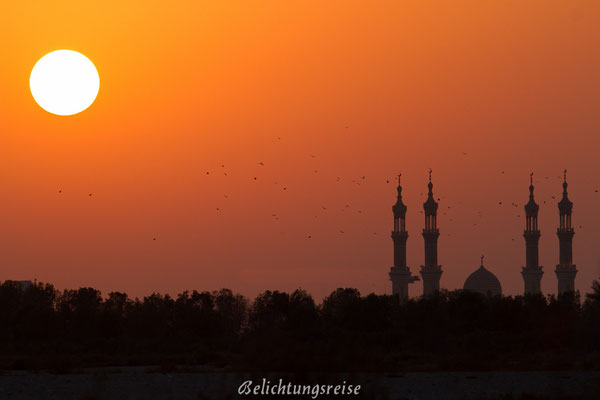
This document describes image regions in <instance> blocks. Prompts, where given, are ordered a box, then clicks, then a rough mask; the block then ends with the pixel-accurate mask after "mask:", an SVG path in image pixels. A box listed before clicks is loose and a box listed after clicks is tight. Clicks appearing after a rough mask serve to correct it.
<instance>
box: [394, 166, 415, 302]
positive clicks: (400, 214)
mask: <svg viewBox="0 0 600 400" xmlns="http://www.w3.org/2000/svg"><path fill="white" fill-rule="evenodd" d="M401 175H402V174H400V175H398V200H396V204H394V205H393V206H392V211H393V212H394V230H393V231H392V240H393V241H394V266H393V267H392V268H390V280H391V281H392V294H398V295H399V296H400V299H402V300H404V299H406V298H408V284H409V283H413V282H414V281H415V280H419V278H418V277H416V276H412V275H411V273H410V269H409V268H408V267H407V266H406V239H408V232H407V231H406V205H404V203H403V202H402V186H400V176H401Z"/></svg>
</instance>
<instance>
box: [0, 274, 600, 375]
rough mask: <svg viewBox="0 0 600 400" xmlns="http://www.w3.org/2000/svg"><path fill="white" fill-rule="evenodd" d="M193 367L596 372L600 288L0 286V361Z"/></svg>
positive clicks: (23, 365) (16, 365) (61, 367)
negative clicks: (551, 292)
mask: <svg viewBox="0 0 600 400" xmlns="http://www.w3.org/2000/svg"><path fill="white" fill-rule="evenodd" d="M107 365H111V366H118V365H158V366H160V367H159V368H161V369H163V370H165V371H176V370H177V369H183V370H187V369H189V368H194V367H197V366H209V367H211V368H213V367H215V368H222V367H227V368H230V369H232V370H245V371H263V370H269V371H289V372H302V371H313V372H317V371H321V372H331V371H350V372H351V371H369V372H401V371H418V370H540V369H547V370H553V369H554V370H561V369H562V370H564V369H600V284H599V283H598V281H596V282H594V287H593V291H592V293H591V294H588V295H587V296H586V298H585V299H583V300H582V299H580V296H579V294H577V293H573V294H567V295H564V296H559V297H558V298H556V297H554V296H548V297H544V296H517V297H510V296H509V297H484V296H481V295H478V294H476V293H470V292H464V291H452V292H448V291H442V292H441V293H438V294H437V295H435V296H433V297H429V298H419V299H415V300H410V301H408V302H406V303H401V302H400V301H399V299H398V297H395V296H385V295H383V296H378V295H374V294H370V295H368V296H366V297H362V296H361V295H360V293H359V292H358V291H357V290H356V289H337V290H335V291H334V292H333V293H331V294H330V295H329V296H328V297H327V298H325V299H324V300H323V302H322V304H320V305H316V304H315V302H314V300H313V299H312V297H311V296H310V295H309V294H308V293H306V292H305V291H303V290H296V291H295V292H293V293H291V294H288V293H282V292H278V291H274V292H271V291H266V292H264V293H263V294H261V295H259V296H258V297H257V298H256V299H254V301H252V302H250V301H249V300H248V299H246V298H245V297H243V296H241V295H238V294H234V293H232V292H231V291H230V290H226V289H223V290H221V291H218V292H212V293H209V292H202V293H199V292H196V291H194V292H191V293H190V292H184V293H181V294H179V295H178V296H177V297H171V296H169V295H160V294H152V295H150V296H148V297H144V298H143V299H130V298H129V297H128V296H127V295H126V294H125V293H116V292H113V293H110V294H109V295H108V297H106V298H103V297H102V296H101V294H100V292H99V291H98V290H95V289H93V288H81V289H78V290H65V291H64V292H62V293H60V292H58V291H57V290H55V289H54V287H53V286H52V285H50V284H41V283H40V284H36V285H33V286H31V287H28V288H26V289H22V288H21V287H20V286H19V284H18V283H17V282H11V281H7V282H5V283H4V284H2V285H0V369H28V370H32V369H33V370H35V369H49V370H52V371H58V372H60V371H72V370H73V369H76V368H80V367H87V366H107Z"/></svg>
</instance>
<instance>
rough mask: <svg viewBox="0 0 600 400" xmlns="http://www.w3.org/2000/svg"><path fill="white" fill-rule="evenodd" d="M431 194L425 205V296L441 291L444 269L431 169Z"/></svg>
mask: <svg viewBox="0 0 600 400" xmlns="http://www.w3.org/2000/svg"><path fill="white" fill-rule="evenodd" d="M427 186H428V188H429V193H428V194H427V201H426V202H425V203H423V210H424V211H425V228H424V229H423V239H424V241H425V265H421V277H422V278H423V295H425V296H427V295H431V294H433V293H435V292H436V291H438V290H440V278H441V276H442V267H441V265H438V259H437V240H438V237H439V236H440V231H439V230H438V228H437V208H438V203H437V202H436V201H435V200H434V198H433V183H431V169H430V170H429V184H428V185H427Z"/></svg>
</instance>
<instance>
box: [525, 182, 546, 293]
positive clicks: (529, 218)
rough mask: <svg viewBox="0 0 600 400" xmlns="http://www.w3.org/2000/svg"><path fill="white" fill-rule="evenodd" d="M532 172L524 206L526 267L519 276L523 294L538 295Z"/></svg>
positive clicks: (537, 237)
mask: <svg viewBox="0 0 600 400" xmlns="http://www.w3.org/2000/svg"><path fill="white" fill-rule="evenodd" d="M533 189H534V187H533V172H532V173H531V175H530V183H529V202H528V203H527V204H526V205H525V231H524V232H523V237H524V238H525V255H526V265H525V267H522V271H521V275H522V276H523V281H524V283H525V294H528V293H531V294H536V293H540V292H541V290H540V283H541V281H542V275H543V274H544V272H543V271H542V267H541V266H540V265H539V249H538V242H539V240H540V236H541V234H540V231H539V229H538V212H539V209H540V206H538V205H537V204H536V202H535V200H534V198H533Z"/></svg>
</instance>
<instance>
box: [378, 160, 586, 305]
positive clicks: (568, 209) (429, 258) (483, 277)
mask: <svg viewBox="0 0 600 400" xmlns="http://www.w3.org/2000/svg"><path fill="white" fill-rule="evenodd" d="M431 172H432V171H431V169H430V170H429V183H428V185H427V186H428V188H429V192H428V194H427V200H426V201H425V203H423V210H424V212H425V227H424V228H423V232H422V235H423V240H424V242H425V263H424V265H421V270H420V275H421V278H419V277H418V276H416V275H413V274H412V272H411V271H410V268H409V267H408V266H407V265H406V240H407V239H408V232H407V231H406V210H407V207H406V205H405V204H404V203H403V202H402V186H401V185H400V177H401V175H398V199H397V201H396V204H394V205H393V207H392V211H393V213H394V229H393V231H392V240H393V242H394V266H393V267H391V268H390V272H389V276H390V280H391V281H392V293H393V294H394V295H395V294H398V295H399V296H400V298H408V284H409V283H414V282H415V281H420V280H422V281H423V295H424V296H429V295H432V294H433V293H435V292H436V291H439V289H440V278H441V276H442V272H443V271H442V266H441V265H439V264H438V259H437V240H438V237H439V236H440V230H439V229H438V227H437V209H438V203H437V202H436V201H435V199H434V198H433V183H431ZM562 186H563V196H562V199H561V200H560V202H558V212H559V216H560V223H559V226H558V229H557V235H558V241H559V263H558V264H557V265H556V269H555V270H554V273H555V274H556V278H557V280H558V293H559V294H563V293H567V292H573V291H575V275H577V268H576V266H575V265H574V264H573V235H575V231H574V229H573V227H572V226H571V213H572V211H573V203H572V202H571V201H570V200H569V198H568V196H567V170H564V171H563V184H562ZM533 191H534V187H533V173H531V175H530V184H529V202H528V203H527V204H526V205H525V230H524V232H523V237H524V238H525V266H524V267H522V268H521V275H522V276H523V283H524V293H525V294H538V293H541V290H540V283H541V281H542V275H543V274H544V271H543V268H542V266H541V265H539V256H538V254H539V247H538V243H539V239H540V230H539V229H538V211H539V208H540V207H539V205H538V204H537V203H536V202H535V199H534V194H533ZM463 289H464V290H470V291H473V292H478V293H481V294H484V295H492V296H496V295H502V286H501V285H500V281H499V280H498V278H497V277H496V276H495V275H494V274H493V273H492V272H490V271H489V270H487V269H486V268H485V267H484V265H483V256H481V265H480V267H479V268H478V269H477V270H476V271H475V272H473V273H472V274H471V275H469V277H468V278H467V280H466V281H465V284H464V286H463Z"/></svg>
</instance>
